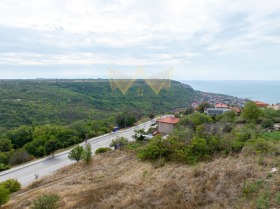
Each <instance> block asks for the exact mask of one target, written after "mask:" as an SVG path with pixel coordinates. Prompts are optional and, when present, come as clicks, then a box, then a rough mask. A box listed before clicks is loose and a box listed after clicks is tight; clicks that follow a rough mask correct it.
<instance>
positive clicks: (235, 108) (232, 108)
mask: <svg viewBox="0 0 280 209" xmlns="http://www.w3.org/2000/svg"><path fill="white" fill-rule="evenodd" d="M230 109H231V110H233V111H235V112H237V113H241V109H240V108H238V107H231V108H230Z"/></svg>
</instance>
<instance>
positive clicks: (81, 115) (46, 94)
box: [0, 79, 198, 128]
mask: <svg viewBox="0 0 280 209" xmlns="http://www.w3.org/2000/svg"><path fill="white" fill-rule="evenodd" d="M0 95H1V100H0V127H2V128H15V127H18V126H20V125H26V124H28V125H39V124H41V125H42V124H60V125H66V124H69V123H72V122H74V121H77V120H84V119H90V120H92V119H95V120H96V119H104V116H106V115H107V116H108V114H110V115H111V114H112V113H119V112H123V111H127V110H130V111H133V112H135V111H136V112H138V113H139V114H150V113H165V112H167V111H170V110H171V109H174V108H177V107H185V106H187V104H188V103H189V102H190V101H191V99H192V98H194V97H195V96H197V95H198V92H196V91H194V90H193V89H192V88H190V87H189V86H187V85H184V84H181V83H179V82H176V81H172V82H171V87H170V89H169V90H166V89H162V90H161V92H160V93H159V94H158V95H156V94H155V93H154V92H153V91H152V89H151V88H150V87H149V86H148V85H147V84H146V83H145V82H144V81H143V80H138V81H136V82H135V83H134V85H133V86H132V87H131V88H130V89H129V90H128V91H127V92H126V94H125V95H122V94H121V92H120V91H119V90H118V89H117V90H115V91H112V90H111V86H110V81H109V80H101V79H99V80H2V81H0Z"/></svg>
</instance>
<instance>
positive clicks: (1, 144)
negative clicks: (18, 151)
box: [0, 138, 13, 152]
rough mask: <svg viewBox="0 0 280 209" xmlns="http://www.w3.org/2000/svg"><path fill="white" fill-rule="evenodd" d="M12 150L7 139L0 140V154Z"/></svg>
mask: <svg viewBox="0 0 280 209" xmlns="http://www.w3.org/2000/svg"><path fill="white" fill-rule="evenodd" d="M12 148H13V145H12V142H11V140H9V139H5V138H4V139H0V152H9V151H11V149H12Z"/></svg>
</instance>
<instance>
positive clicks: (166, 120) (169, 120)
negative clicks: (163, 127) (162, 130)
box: [157, 117, 180, 124]
mask: <svg viewBox="0 0 280 209" xmlns="http://www.w3.org/2000/svg"><path fill="white" fill-rule="evenodd" d="M179 121H180V119H179V118H175V117H166V118H162V119H159V120H157V122H160V123H169V124H176V123H178V122H179Z"/></svg>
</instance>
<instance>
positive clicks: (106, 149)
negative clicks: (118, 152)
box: [95, 147, 111, 154]
mask: <svg viewBox="0 0 280 209" xmlns="http://www.w3.org/2000/svg"><path fill="white" fill-rule="evenodd" d="M110 150H111V149H110V148H109V147H100V148H98V149H97V150H95V154H101V153H105V152H108V151H110Z"/></svg>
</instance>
